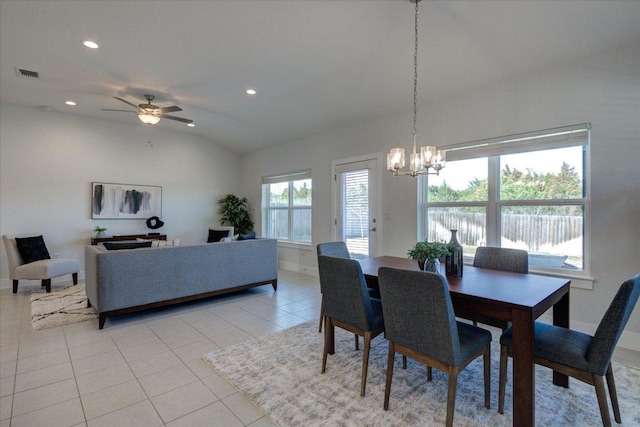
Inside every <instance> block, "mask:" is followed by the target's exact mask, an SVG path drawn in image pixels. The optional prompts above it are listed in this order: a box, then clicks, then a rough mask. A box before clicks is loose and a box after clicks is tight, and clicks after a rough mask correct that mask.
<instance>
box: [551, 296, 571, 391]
mask: <svg viewBox="0 0 640 427" xmlns="http://www.w3.org/2000/svg"><path fill="white" fill-rule="evenodd" d="M553 324H554V325H555V326H560V327H562V328H567V329H568V328H569V292H567V293H566V294H564V296H563V297H562V298H561V299H560V301H558V302H557V303H555V305H554V306H553ZM553 383H554V384H555V385H557V386H561V387H566V388H568V387H569V377H568V376H567V375H564V374H561V373H559V372H556V371H553Z"/></svg>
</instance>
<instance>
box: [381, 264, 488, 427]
mask: <svg viewBox="0 0 640 427" xmlns="http://www.w3.org/2000/svg"><path fill="white" fill-rule="evenodd" d="M378 278H379V283H380V295H381V297H382V298H381V300H382V311H383V313H384V319H385V337H386V338H387V340H389V357H388V360H387V379H386V385H385V392H384V406H383V407H384V409H385V410H388V409H389V396H390V393H391V382H392V378H393V365H394V359H395V354H396V353H400V354H402V355H403V356H406V357H410V358H412V359H415V360H417V361H419V362H422V363H424V364H425V365H427V381H431V373H432V367H435V368H437V369H439V370H441V371H443V372H445V373H447V374H448V376H449V384H448V393H447V418H446V425H447V426H452V425H453V414H454V410H455V398H456V387H457V381H458V374H459V373H460V372H461V371H462V370H463V369H464V368H465V367H466V366H467V365H468V364H469V363H470V362H471V361H472V360H474V359H475V358H477V357H479V356H482V357H483V361H484V405H485V407H487V408H489V407H490V402H491V397H490V391H491V390H490V388H491V332H489V331H487V330H485V329H482V328H479V327H477V326H473V325H469V324H467V323H463V322H457V321H456V319H455V314H454V311H453V305H452V303H451V296H450V295H449V286H448V284H447V283H446V282H445V279H444V278H443V277H442V276H441V275H440V274H437V273H429V272H420V271H409V270H401V269H396V268H391V267H381V268H380V270H379V271H378Z"/></svg>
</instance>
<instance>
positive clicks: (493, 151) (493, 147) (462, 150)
mask: <svg viewBox="0 0 640 427" xmlns="http://www.w3.org/2000/svg"><path fill="white" fill-rule="evenodd" d="M590 130H591V125H590V124H589V123H585V124H581V125H573V126H566V127H563V128H554V129H547V130H542V131H535V132H527V133H523V134H517V135H509V136H504V137H497V138H490V139H486V140H481V141H470V142H466V143H461V144H456V145H451V146H446V147H443V149H445V150H447V161H448V162H450V161H452V160H451V159H450V155H449V152H448V150H449V149H451V148H453V149H454V150H456V151H457V153H456V154H458V156H457V157H460V158H456V157H455V156H451V157H454V160H453V161H456V160H463V159H465V158H486V159H487V162H488V165H487V167H488V168H487V184H488V194H487V200H486V201H470V202H429V201H428V189H429V181H428V176H420V177H419V179H418V190H417V191H418V195H417V197H418V212H417V213H418V227H417V229H418V236H417V238H418V239H423V238H424V236H426V235H428V224H427V218H428V217H427V214H428V209H429V208H430V207H434V208H443V207H473V206H476V207H483V208H484V209H485V212H486V218H485V223H486V245H487V246H496V247H500V246H501V212H502V208H504V207H518V206H544V205H552V206H576V205H577V206H581V207H582V209H583V236H582V237H583V242H582V246H583V248H582V252H583V259H582V262H583V265H582V270H568V269H562V268H551V267H542V266H529V270H530V271H531V272H532V273H538V274H544V275H551V276H558V277H567V278H575V279H580V280H587V281H591V282H593V280H594V279H593V277H592V276H591V250H590V248H591V159H590V146H591V131H590ZM581 131H586V135H583V140H584V143H582V144H580V143H576V142H575V141H574V142H573V143H571V142H569V143H567V145H566V146H582V147H583V153H584V154H583V175H582V182H583V189H584V191H583V197H582V198H581V199H543V200H534V199H525V200H501V199H500V173H501V168H500V157H501V156H504V155H508V154H513V153H512V152H510V151H509V148H510V147H509V141H529V142H525V143H524V144H523V143H522V142H518V143H517V144H518V145H515V144H514V146H515V150H517V151H515V153H525V152H537V151H542V150H546V149H553V148H562V145H561V143H560V142H558V141H557V138H556V140H555V144H556V145H557V146H555V147H553V144H554V142H551V143H548V142H547V143H545V142H544V139H545V137H546V136H547V135H554V134H556V133H558V134H562V133H563V132H566V133H567V134H571V133H572V132H581ZM537 138H539V139H540V140H542V141H543V143H542V144H541V145H536V141H535V139H537ZM567 138H570V136H569V137H567ZM499 144H504V145H502V146H500V145H499ZM525 144H526V145H525ZM527 146H528V148H529V149H526V147H527ZM511 148H513V146H512V147H511ZM458 150H459V151H458ZM460 154H462V155H460ZM483 154H486V155H483ZM446 170H447V169H446V168H445V169H444V170H443V172H441V173H445V174H446ZM465 263H466V264H472V263H473V257H470V256H466V257H465ZM591 286H592V284H591ZM580 287H582V286H580ZM585 288H591V287H586V286H585Z"/></svg>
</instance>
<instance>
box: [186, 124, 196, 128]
mask: <svg viewBox="0 0 640 427" xmlns="http://www.w3.org/2000/svg"><path fill="white" fill-rule="evenodd" d="M187 126H189V127H190V128H194V127H196V124H195V123H187Z"/></svg>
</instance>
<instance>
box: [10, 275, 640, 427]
mask: <svg viewBox="0 0 640 427" xmlns="http://www.w3.org/2000/svg"><path fill="white" fill-rule="evenodd" d="M69 284H70V283H69ZM63 286H66V284H55V285H54V288H60V287H63ZM39 288H40V286H39V285H30V286H23V285H21V286H20V288H19V292H18V294H15V295H14V294H12V293H11V289H6V288H3V289H0V427H9V426H14V427H17V426H29V427H37V426H47V427H53V426H63V427H64V426H71V427H75V426H89V427H94V426H96V427H97V426H120V425H123V426H128V427H129V426H145V427H146V426H171V427H177V426H189V427H191V426H200V425H202V426H214V427H215V426H224V427H236V426H238V427H241V426H251V427H266V426H274V425H275V424H274V423H273V422H272V421H271V420H270V419H269V417H268V416H267V415H265V414H264V413H262V412H261V411H260V410H259V409H258V408H256V407H255V406H254V405H253V404H252V403H251V402H249V401H248V400H247V399H245V398H244V397H243V396H242V395H241V394H239V393H238V392H237V390H236V389H235V388H234V387H233V386H232V385H231V384H229V383H228V382H227V381H226V380H225V379H224V378H223V377H221V376H220V375H218V374H216V373H215V371H214V370H212V369H211V368H210V367H209V366H208V365H207V364H206V363H205V362H203V361H202V360H201V357H202V356H203V355H205V354H206V353H209V352H211V351H214V350H218V349H221V348H226V347H229V346H231V345H234V344H236V343H239V342H242V341H245V340H248V339H251V338H253V337H259V336H264V335H268V334H270V333H272V332H275V331H278V330H281V329H284V328H288V327H291V326H294V325H297V324H299V323H302V322H305V321H307V320H314V321H317V320H318V314H319V309H320V292H319V285H318V279H317V278H316V277H311V276H306V275H303V274H298V273H293V272H289V271H281V272H280V277H279V282H278V291H277V292H273V288H272V287H271V286H270V285H267V286H262V287H259V288H254V289H251V290H248V291H245V292H241V293H237V294H233V295H227V296H221V297H216V298H211V299H208V300H206V301H198V302H194V303H189V304H182V305H179V306H173V307H167V308H163V309H157V310H150V311H146V312H143V313H139V314H134V315H127V316H119V317H114V318H110V319H108V320H107V323H106V325H105V328H104V329H103V330H101V331H100V330H98V324H97V320H95V321H92V322H84V323H78V324H75V325H68V326H62V327H57V328H51V329H46V330H43V331H33V330H32V328H31V310H30V306H29V301H30V299H29V293H30V292H31V291H33V290H39ZM240 357H241V355H240ZM614 358H615V359H616V360H618V361H621V362H624V363H626V364H630V365H633V366H639V367H640V352H636V351H630V350H624V349H619V350H617V351H616V353H615V355H614Z"/></svg>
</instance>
